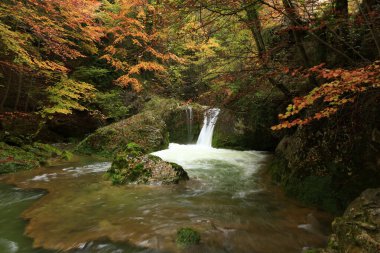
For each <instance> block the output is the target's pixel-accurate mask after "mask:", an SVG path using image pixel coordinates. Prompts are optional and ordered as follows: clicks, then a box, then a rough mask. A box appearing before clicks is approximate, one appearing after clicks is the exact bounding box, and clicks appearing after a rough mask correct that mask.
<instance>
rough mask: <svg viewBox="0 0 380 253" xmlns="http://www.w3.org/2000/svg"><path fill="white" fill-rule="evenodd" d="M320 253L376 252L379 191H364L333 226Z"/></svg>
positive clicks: (379, 236) (379, 244)
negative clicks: (326, 246) (328, 238)
mask: <svg viewBox="0 0 380 253" xmlns="http://www.w3.org/2000/svg"><path fill="white" fill-rule="evenodd" d="M332 228H333V234H332V235H331V237H330V240H329V244H328V248H327V249H326V250H324V251H322V252H324V253H378V252H380V188H377V189H368V190H366V191H364V192H363V193H362V194H361V195H360V197H358V198H357V199H355V200H354V201H353V202H352V203H351V204H350V205H349V206H348V207H347V209H346V211H345V212H344V215H343V216H342V217H339V218H336V219H335V221H334V222H333V226H332Z"/></svg>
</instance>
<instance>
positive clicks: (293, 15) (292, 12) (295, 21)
mask: <svg viewBox="0 0 380 253" xmlns="http://www.w3.org/2000/svg"><path fill="white" fill-rule="evenodd" d="M282 3H283V5H284V7H285V12H286V14H287V17H288V18H289V20H290V24H291V25H292V27H293V28H292V29H291V35H292V36H293V39H294V41H295V43H296V46H297V48H298V51H299V52H300V54H301V57H302V59H303V62H304V66H305V67H307V68H311V67H312V65H311V62H310V59H309V56H308V55H307V53H306V50H305V46H304V44H303V35H302V34H301V32H300V31H299V30H297V29H294V28H296V27H299V26H300V25H301V24H302V21H301V19H300V18H299V16H298V14H297V10H296V8H295V7H294V5H293V3H292V1H291V0H282ZM309 81H310V83H311V84H313V85H314V86H318V82H317V80H316V78H315V76H314V75H310V76H309Z"/></svg>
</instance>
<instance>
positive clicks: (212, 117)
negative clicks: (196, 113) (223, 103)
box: [197, 108, 220, 147]
mask: <svg viewBox="0 0 380 253" xmlns="http://www.w3.org/2000/svg"><path fill="white" fill-rule="evenodd" d="M219 112H220V109H219V108H212V109H209V110H207V111H206V112H205V118H204V121H203V127H202V130H201V133H200V134H199V137H198V141H197V145H201V146H206V147H211V144H212V135H213V133H214V128H215V124H216V121H217V120H218V115H219Z"/></svg>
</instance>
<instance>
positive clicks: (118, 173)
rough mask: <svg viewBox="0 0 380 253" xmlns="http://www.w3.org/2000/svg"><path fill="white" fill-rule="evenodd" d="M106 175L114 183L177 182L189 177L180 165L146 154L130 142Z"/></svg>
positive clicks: (157, 183)
mask: <svg viewBox="0 0 380 253" xmlns="http://www.w3.org/2000/svg"><path fill="white" fill-rule="evenodd" d="M106 175H107V177H108V178H109V179H111V181H112V183H113V184H128V183H132V184H152V185H161V184H177V183H179V181H181V180H188V179H189V177H188V175H187V173H186V171H185V170H184V169H183V168H182V167H181V166H180V165H178V164H175V163H168V162H165V161H163V160H162V159H161V158H159V157H157V156H153V155H149V154H144V151H143V149H142V148H141V147H140V146H138V145H137V144H135V143H129V144H128V146H127V148H126V150H125V151H123V152H120V153H118V154H117V155H116V158H115V159H114V161H113V162H112V166H111V168H110V169H109V170H108V171H107V174H106Z"/></svg>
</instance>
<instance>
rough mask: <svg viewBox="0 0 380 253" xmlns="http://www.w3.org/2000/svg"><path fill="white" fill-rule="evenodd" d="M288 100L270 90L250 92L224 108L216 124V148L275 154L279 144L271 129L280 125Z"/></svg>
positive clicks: (214, 141)
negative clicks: (278, 118) (264, 151)
mask: <svg viewBox="0 0 380 253" xmlns="http://www.w3.org/2000/svg"><path fill="white" fill-rule="evenodd" d="M283 103H284V98H283V96H282V95H281V94H278V93H275V92H272V91H270V90H268V91H265V92H255V93H249V94H245V95H244V96H242V97H241V98H240V99H238V100H237V101H236V102H235V103H233V104H231V105H229V106H228V109H225V108H222V110H221V112H220V114H219V118H218V121H217V122H216V125H215V131H214V137H213V146H214V147H222V148H233V149H253V150H266V151H273V150H274V149H275V147H276V145H277V144H278V142H279V139H278V137H277V136H276V135H275V133H274V132H273V131H271V130H270V127H271V126H272V125H274V124H276V122H277V116H276V115H277V114H278V112H279V111H281V109H280V108H282V106H283Z"/></svg>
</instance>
